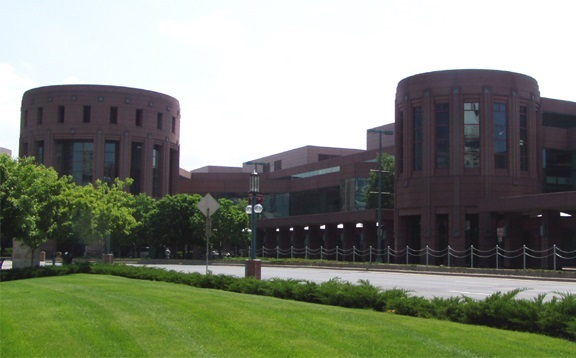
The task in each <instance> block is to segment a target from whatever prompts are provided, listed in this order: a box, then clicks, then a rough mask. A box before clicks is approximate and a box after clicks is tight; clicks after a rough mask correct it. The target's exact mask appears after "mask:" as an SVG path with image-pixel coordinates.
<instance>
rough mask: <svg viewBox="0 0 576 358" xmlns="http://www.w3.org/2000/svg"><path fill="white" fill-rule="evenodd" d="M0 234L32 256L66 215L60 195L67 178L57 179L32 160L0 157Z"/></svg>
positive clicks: (68, 181) (56, 174)
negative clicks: (15, 242) (17, 243)
mask: <svg viewBox="0 0 576 358" xmlns="http://www.w3.org/2000/svg"><path fill="white" fill-rule="evenodd" d="M0 168H1V169H0V172H1V174H0V175H1V176H2V178H1V179H2V181H1V183H0V195H1V205H2V210H1V212H2V222H3V224H4V225H3V226H2V232H3V233H4V234H6V235H7V236H8V237H12V238H13V239H16V240H18V241H20V242H21V243H22V244H24V246H26V247H28V248H30V249H31V251H32V265H33V264H34V252H35V250H36V249H37V248H38V247H39V246H40V245H41V244H42V243H44V242H46V241H47V240H48V239H49V238H50V237H51V236H52V235H53V234H54V233H56V232H57V231H58V224H59V222H60V220H61V219H62V218H63V217H64V216H65V215H66V212H65V210H64V209H63V207H62V201H63V196H62V193H63V192H64V191H65V189H66V188H67V187H68V186H69V185H71V180H70V178H69V177H62V178H58V173H56V171H55V170H54V169H52V168H46V167H44V166H43V165H37V164H36V163H35V162H34V158H21V159H18V160H12V159H11V158H9V157H8V156H6V155H2V156H0Z"/></svg>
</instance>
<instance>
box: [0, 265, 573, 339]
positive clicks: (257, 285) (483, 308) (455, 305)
mask: <svg viewBox="0 0 576 358" xmlns="http://www.w3.org/2000/svg"><path fill="white" fill-rule="evenodd" d="M73 273H92V274H102V275H116V276H122V277H127V278H133V279H139V280H151V281H164V282H172V283H176V284H185V285H190V286H194V287H201V288H212V289H218V290H226V291H231V292H238V293H246V294H253V295H263V296H272V297H277V298H281V299H290V300H296V301H303V302H311V303H320V304H325V305H334V306H342V307H349V308H363V309H372V310H376V311H384V312H390V313H396V314H400V315H409V316H414V317H422V318H435V319H441V320H449V321H453V322H459V323H465V324H475V325H483V326H489V327H495V328H502V329H509V330H517V331H525V332H533V333H539V334H544V335H549V336H553V337H560V338H564V339H569V340H576V295H574V294H571V293H559V292H557V293H555V296H554V297H552V298H551V299H550V300H546V299H545V298H546V296H545V295H540V296H538V297H537V298H535V299H533V300H522V299H517V298H516V296H517V295H518V293H520V292H522V289H516V290H513V291H510V292H507V293H501V292H497V293H495V294H493V295H491V296H489V297H487V298H486V299H484V300H481V301H477V300H473V299H471V298H469V297H452V298H434V299H432V300H427V299H425V298H423V297H416V296H410V295H409V294H408V293H409V292H408V291H406V290H401V289H390V290H381V289H379V288H377V287H375V286H372V285H371V284H370V283H369V282H368V281H364V280H360V281H359V282H358V283H357V284H352V283H350V282H346V281H342V280H341V279H339V278H334V279H332V280H330V281H327V282H323V283H321V284H317V283H314V282H309V281H305V280H282V279H278V278H275V279H271V280H264V281H262V280H256V279H254V278H252V277H248V278H238V277H233V276H226V275H212V274H208V275H202V274H199V273H182V272H177V271H167V270H163V269H158V268H150V267H141V266H129V265H118V264H117V265H102V264H80V265H78V264H72V265H65V266H48V267H41V268H23V269H12V270H3V271H1V281H10V280H18V279H25V278H36V277H45V276H58V275H68V274H73Z"/></svg>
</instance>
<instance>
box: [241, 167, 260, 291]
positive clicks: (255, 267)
mask: <svg viewBox="0 0 576 358" xmlns="http://www.w3.org/2000/svg"><path fill="white" fill-rule="evenodd" d="M249 196H250V198H249V203H248V206H246V214H248V215H249V216H250V230H251V239H250V259H249V260H247V261H246V272H245V276H246V277H254V278H256V279H257V280H260V278H261V269H262V262H261V261H260V260H257V259H256V220H257V216H258V214H260V213H261V212H262V210H264V208H263V207H262V204H260V203H259V202H258V201H259V196H260V176H259V175H258V173H257V172H256V170H254V171H253V172H252V173H251V174H250V191H249Z"/></svg>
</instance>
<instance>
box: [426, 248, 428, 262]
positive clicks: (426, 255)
mask: <svg viewBox="0 0 576 358" xmlns="http://www.w3.org/2000/svg"><path fill="white" fill-rule="evenodd" d="M426 266H428V245H426Z"/></svg>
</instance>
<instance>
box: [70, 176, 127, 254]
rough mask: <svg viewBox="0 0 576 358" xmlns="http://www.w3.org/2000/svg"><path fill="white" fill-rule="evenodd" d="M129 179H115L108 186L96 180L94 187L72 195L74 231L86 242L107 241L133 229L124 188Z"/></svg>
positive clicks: (86, 187)
mask: <svg viewBox="0 0 576 358" xmlns="http://www.w3.org/2000/svg"><path fill="white" fill-rule="evenodd" d="M131 182H132V181H131V179H127V180H126V181H122V180H120V179H118V178H116V179H115V180H114V182H113V183H111V184H108V183H106V182H103V181H101V180H97V181H96V182H95V183H94V184H93V185H92V184H87V185H84V186H78V187H76V190H74V191H72V192H71V195H72V199H71V203H70V204H71V206H72V207H73V209H72V211H73V215H74V218H75V219H74V224H75V225H74V231H75V233H76V234H77V235H78V236H79V237H81V238H82V239H83V240H84V241H86V242H101V243H104V242H105V241H108V240H109V238H110V236H113V237H117V238H120V237H125V236H128V235H129V234H130V233H131V230H132V229H133V228H134V227H136V219H134V216H133V215H132V213H133V211H134V209H133V208H132V206H131V205H130V197H131V194H130V193H128V192H126V191H125V190H124V188H126V187H127V186H129V185H130V184H131Z"/></svg>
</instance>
